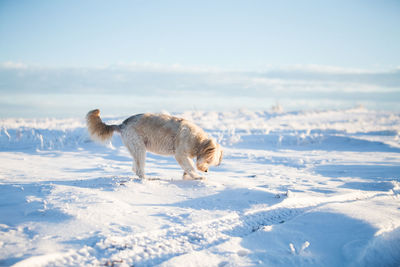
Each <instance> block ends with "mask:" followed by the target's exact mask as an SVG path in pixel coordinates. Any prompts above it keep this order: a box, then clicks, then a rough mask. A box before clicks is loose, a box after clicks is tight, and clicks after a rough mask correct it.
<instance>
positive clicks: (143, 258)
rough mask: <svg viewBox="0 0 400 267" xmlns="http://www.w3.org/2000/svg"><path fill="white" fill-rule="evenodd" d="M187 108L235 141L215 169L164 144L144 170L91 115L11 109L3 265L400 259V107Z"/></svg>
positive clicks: (6, 124)
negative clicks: (186, 160)
mask: <svg viewBox="0 0 400 267" xmlns="http://www.w3.org/2000/svg"><path fill="white" fill-rule="evenodd" d="M174 115H177V116H181V117H185V118H187V119H190V120H192V121H194V122H195V123H197V124H198V125H199V126H201V127H203V128H204V129H205V130H206V131H207V132H208V133H209V134H210V135H211V136H213V137H214V138H215V139H217V140H218V141H219V142H220V143H221V144H222V145H223V146H224V151H225V153H224V160H223V162H222V164H221V166H219V167H215V168H212V169H211V170H210V172H209V173H208V174H207V175H206V176H207V179H206V180H205V181H184V180H182V179H181V177H182V170H181V169H180V167H179V166H178V165H177V163H176V162H175V161H174V159H173V158H172V157H161V156H158V155H153V154H148V157H147V161H146V174H147V176H148V177H150V178H151V179H148V180H144V181H141V180H138V179H137V178H135V177H134V175H133V173H132V171H131V158H130V156H129V153H128V151H127V150H126V149H125V147H124V146H123V145H122V142H121V140H120V137H119V136H118V135H115V136H114V137H113V139H112V142H111V143H110V144H107V145H101V144H97V143H93V142H92V141H90V140H89V137H88V134H87V131H86V129H85V124H84V123H85V122H84V118H79V119H13V118H7V119H1V120H0V159H1V168H0V265H1V266H10V265H13V266H99V265H102V266H154V265H161V266H255V265H258V266H400V201H399V200H400V114H398V113H395V112H383V111H381V112H380V111H373V110H366V109H364V108H362V107H358V108H354V109H348V110H325V111H297V112H284V111H283V110H282V108H274V109H273V110H272V111H261V112H256V111H249V110H237V111H231V112H201V111H196V112H192V111H190V112H183V113H179V114H174ZM123 119H124V117H123V116H121V117H109V118H107V117H106V118H105V120H106V121H107V122H108V123H120V122H122V120H123Z"/></svg>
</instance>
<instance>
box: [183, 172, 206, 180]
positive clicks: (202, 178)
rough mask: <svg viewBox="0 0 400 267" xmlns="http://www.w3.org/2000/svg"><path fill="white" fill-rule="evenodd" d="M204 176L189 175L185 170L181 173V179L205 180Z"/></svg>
mask: <svg viewBox="0 0 400 267" xmlns="http://www.w3.org/2000/svg"><path fill="white" fill-rule="evenodd" d="M205 179H206V178H205V177H204V176H200V175H190V174H188V173H186V172H184V173H183V180H205Z"/></svg>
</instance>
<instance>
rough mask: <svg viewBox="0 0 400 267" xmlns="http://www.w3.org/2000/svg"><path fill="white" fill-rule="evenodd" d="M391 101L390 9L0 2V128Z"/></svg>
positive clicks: (396, 40) (392, 0) (398, 85)
mask: <svg viewBox="0 0 400 267" xmlns="http://www.w3.org/2000/svg"><path fill="white" fill-rule="evenodd" d="M399 102H400V1H397V0H381V1H370V0H363V1H361V0H360V1H352V0H347V1H346V0H338V1H322V0H321V1H309V0H304V1H285V0H282V1H267V0H265V1H259V0H249V1H224V0H220V1H207V0H206V1H167V0H164V1H161V0H160V1H153V0H143V1H142V0H140V1H139V0H137V1H134V0H132V1H103V0H85V1H84V0H81V1H75V0H71V1H63V0H56V1H53V0H46V1H44V0H36V1H24V0H19V1H14V0H0V117H16V116H21V117H24V116H30V117H32V116H40V117H43V116H46V117H53V116H58V117H60V116H61V117H65V116H80V117H81V116H82V114H85V113H86V112H87V110H88V109H92V108H100V109H102V110H104V112H103V113H105V114H117V115H119V114H128V115H129V114H132V113H135V112H146V111H150V112H158V111H161V110H168V111H172V112H174V111H176V112H180V111H184V110H219V111H223V110H236V109H238V108H250V109H253V110H254V109H255V110H268V109H270V107H271V106H272V105H276V104H277V103H279V104H281V105H282V106H283V108H284V109H285V110H304V109H328V108H351V107H354V106H357V105H363V106H365V107H366V108H369V109H385V110H392V111H393V110H395V111H399V107H398V103H399Z"/></svg>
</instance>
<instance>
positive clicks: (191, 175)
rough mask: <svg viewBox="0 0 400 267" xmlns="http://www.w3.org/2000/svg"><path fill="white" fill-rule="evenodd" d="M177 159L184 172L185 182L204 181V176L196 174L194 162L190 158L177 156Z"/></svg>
mask: <svg viewBox="0 0 400 267" xmlns="http://www.w3.org/2000/svg"><path fill="white" fill-rule="evenodd" d="M175 159H176V161H177V162H178V163H179V165H180V166H181V167H182V169H183V171H184V172H183V179H184V180H198V179H203V177H202V176H200V175H198V174H197V173H196V169H195V168H194V163H193V160H191V159H190V158H188V157H186V156H180V155H176V156H175Z"/></svg>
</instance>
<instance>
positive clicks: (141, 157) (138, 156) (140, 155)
mask: <svg viewBox="0 0 400 267" xmlns="http://www.w3.org/2000/svg"><path fill="white" fill-rule="evenodd" d="M127 148H128V150H129V152H130V153H131V155H132V157H133V162H132V170H133V172H135V173H136V175H137V176H138V177H139V178H140V179H143V178H144V166H145V162H146V148H145V146H144V144H141V143H138V142H136V143H135V144H129V145H127Z"/></svg>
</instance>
